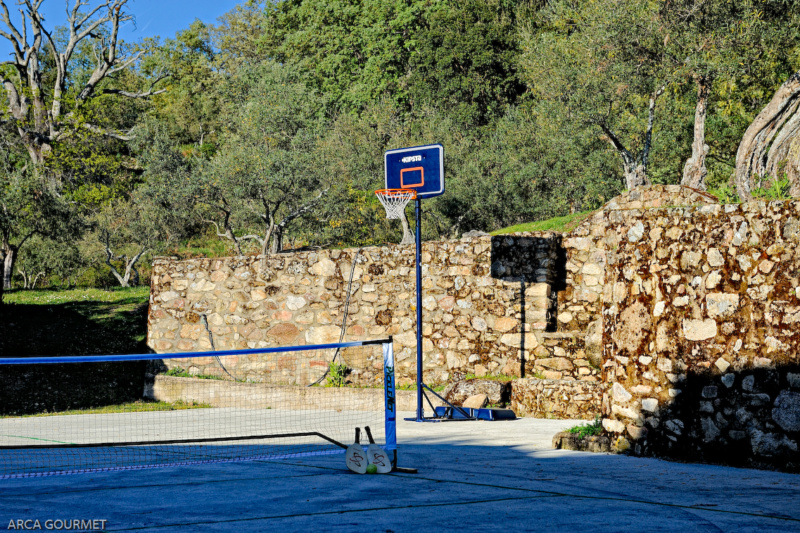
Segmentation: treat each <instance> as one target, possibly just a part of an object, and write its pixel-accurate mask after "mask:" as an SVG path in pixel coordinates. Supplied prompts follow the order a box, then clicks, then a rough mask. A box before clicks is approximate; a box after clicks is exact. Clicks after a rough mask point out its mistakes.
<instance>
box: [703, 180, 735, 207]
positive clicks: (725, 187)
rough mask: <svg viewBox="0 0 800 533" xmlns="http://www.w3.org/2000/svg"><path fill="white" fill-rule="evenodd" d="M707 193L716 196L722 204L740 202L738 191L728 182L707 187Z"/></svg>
mask: <svg viewBox="0 0 800 533" xmlns="http://www.w3.org/2000/svg"><path fill="white" fill-rule="evenodd" d="M708 193H709V194H712V195H714V196H716V197H717V198H718V199H719V203H720V204H722V205H728V204H738V203H741V199H740V198H739V193H737V192H736V188H735V187H733V186H731V184H730V183H722V184H720V185H719V186H717V187H709V188H708Z"/></svg>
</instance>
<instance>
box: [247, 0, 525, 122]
mask: <svg viewBox="0 0 800 533" xmlns="http://www.w3.org/2000/svg"><path fill="white" fill-rule="evenodd" d="M514 23H515V11H514V4H513V3H512V2H507V1H503V0H500V1H498V0H469V1H459V2H456V1H452V0H447V1H444V2H435V3H431V2H427V1H422V0H411V1H408V2H396V1H394V0H335V1H329V0H311V1H305V2H297V1H284V2H276V3H274V4H269V5H268V6H267V8H266V20H265V22H264V25H265V26H264V34H263V37H262V40H261V43H260V44H261V45H262V46H263V50H264V52H265V53H266V54H267V55H268V56H269V57H273V58H275V59H276V60H278V61H281V62H285V63H294V64H297V65H299V66H300V67H301V68H302V69H304V70H305V71H307V72H309V73H310V75H311V82H312V84H313V86H314V88H315V89H316V90H318V91H319V92H321V93H323V94H326V95H328V96H329V97H330V98H331V100H332V101H333V102H336V103H337V105H338V106H339V107H340V108H341V109H343V110H345V111H353V110H361V109H363V108H365V107H366V106H368V105H369V104H370V103H371V102H374V101H375V100H377V99H378V98H380V97H381V96H383V95H386V96H389V97H390V98H391V99H392V101H393V102H394V103H395V104H397V105H399V106H400V107H401V108H402V109H404V110H405V111H411V110H418V109H421V108H422V107H424V106H425V105H434V106H437V107H439V108H441V109H445V110H448V112H451V113H452V115H453V117H454V118H455V119H456V120H457V121H458V122H459V123H461V124H465V125H467V124H468V125H476V124H484V123H486V122H487V121H488V120H489V119H490V118H491V117H493V116H498V115H499V114H501V113H502V111H503V107H504V106H505V105H507V104H509V103H514V102H515V101H516V100H517V98H518V97H519V95H520V94H521V93H522V91H523V87H522V85H521V84H520V82H519V81H518V80H517V78H516V66H515V57H516V49H517V43H516V33H515V31H514V28H515V26H514Z"/></svg>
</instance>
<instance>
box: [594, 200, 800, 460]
mask: <svg viewBox="0 0 800 533" xmlns="http://www.w3.org/2000/svg"><path fill="white" fill-rule="evenodd" d="M605 220H606V228H607V229H606V232H605V237H604V238H603V246H604V247H605V250H606V262H607V266H606V269H607V270H606V282H605V285H604V292H603V302H604V305H603V324H604V335H603V344H604V352H605V353H604V363H603V369H604V374H605V380H606V382H607V384H608V389H607V390H606V396H605V399H604V413H605V414H606V415H607V418H606V419H605V420H604V421H603V425H604V427H605V428H606V429H607V430H609V431H611V432H613V433H616V434H620V435H625V436H626V438H627V439H629V440H630V441H631V442H632V443H634V446H635V450H636V451H638V452H640V453H655V454H667V455H675V456H680V457H693V458H698V459H705V460H712V461H719V460H723V461H725V462H729V463H731V462H732V463H740V464H773V465H777V466H785V467H787V468H789V469H797V468H798V467H800V461H799V460H798V458H799V457H800V456H798V449H797V447H798V442H800V371H799V370H798V369H800V327H799V326H798V324H800V203H798V202H773V203H764V202H753V203H749V204H745V205H741V206H739V205H728V206H720V205H709V206H704V207H689V208H666V209H653V210H629V211H609V212H608V213H607V214H606V218H605Z"/></svg>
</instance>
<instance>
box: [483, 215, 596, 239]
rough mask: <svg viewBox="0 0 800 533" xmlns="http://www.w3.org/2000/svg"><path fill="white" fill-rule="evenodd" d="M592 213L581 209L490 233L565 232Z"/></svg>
mask: <svg viewBox="0 0 800 533" xmlns="http://www.w3.org/2000/svg"><path fill="white" fill-rule="evenodd" d="M592 213H593V211H583V212H581V213H572V214H571V215H566V216H563V217H555V218H550V219H547V220H540V221H539V222H528V223H526V224H518V225H516V226H511V227H508V228H503V229H499V230H496V231H493V232H492V235H505V234H507V233H518V232H523V231H559V232H564V233H566V232H569V231H571V230H572V229H574V228H576V227H578V226H579V225H580V223H581V222H583V221H584V220H586V219H587V218H588V217H589V215H591V214H592Z"/></svg>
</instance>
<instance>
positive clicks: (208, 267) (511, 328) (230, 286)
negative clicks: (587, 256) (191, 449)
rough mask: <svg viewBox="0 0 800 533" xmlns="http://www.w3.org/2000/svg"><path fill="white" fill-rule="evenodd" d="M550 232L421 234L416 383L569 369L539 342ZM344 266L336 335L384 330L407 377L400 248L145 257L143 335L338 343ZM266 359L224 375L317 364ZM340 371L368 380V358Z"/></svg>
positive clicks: (410, 320)
mask: <svg viewBox="0 0 800 533" xmlns="http://www.w3.org/2000/svg"><path fill="white" fill-rule="evenodd" d="M559 241H560V236H559V235H556V234H553V233H542V234H536V235H534V234H520V235H514V236H504V237H500V238H493V237H489V236H485V237H475V238H468V239H463V240H460V241H451V242H431V243H425V244H424V246H423V248H422V263H423V291H424V298H423V300H422V305H423V308H424V309H423V314H424V325H423V348H424V354H425V359H424V368H425V370H424V371H425V379H426V380H427V381H428V382H431V383H441V382H445V381H447V380H448V377H449V375H450V373H451V372H453V371H463V372H471V373H474V374H476V375H478V376H482V375H486V374H507V375H515V376H518V375H523V374H532V373H534V372H538V371H543V370H547V369H549V368H552V367H556V368H561V369H562V370H561V372H562V373H564V374H568V373H569V372H570V371H572V370H574V369H573V368H572V367H571V365H570V364H567V363H568V361H567V360H566V359H565V358H563V357H562V358H558V357H551V352H550V351H549V350H548V349H547V348H545V347H543V343H544V339H543V337H542V334H543V333H544V332H545V331H546V330H547V328H548V326H549V324H550V323H551V322H552V308H553V306H554V305H555V299H554V294H553V293H551V290H550V287H551V285H552V278H553V273H552V270H553V268H554V264H555V262H556V260H557V257H556V252H557V249H558V245H559ZM354 262H355V266H353V263H354ZM351 272H352V274H353V283H352V286H351V287H350V299H351V300H350V304H349V311H348V317H347V327H346V331H345V335H344V339H345V340H348V341H350V340H367V339H378V338H384V337H388V336H390V335H391V336H393V338H394V341H395V351H396V358H397V361H398V366H397V372H398V383H399V384H401V385H402V384H405V383H411V382H412V381H414V380H415V376H416V369H415V362H416V361H415V355H416V333H415V316H416V315H415V313H416V311H415V304H416V301H415V274H414V253H413V247H410V246H387V247H372V248H365V249H363V250H360V251H357V250H320V251H318V252H299V253H288V254H279V255H273V256H266V257H263V256H261V257H234V258H226V259H192V260H187V261H177V260H174V259H169V258H161V259H157V260H156V261H155V262H154V265H153V283H152V290H151V305H150V315H149V328H148V343H149V345H150V346H151V347H152V348H153V349H154V350H155V351H156V352H158V353H168V352H182V351H193V350H208V349H210V348H211V342H212V341H213V343H214V347H215V348H216V349H237V348H240V349H243V348H261V347H268V346H279V345H297V344H321V343H331V342H338V341H339V338H340V333H341V326H342V322H343V313H344V307H345V301H346V300H347V291H348V282H349V281H350V274H351ZM206 324H207V327H206ZM209 333H210V335H209ZM539 356H542V357H541V361H542V362H541V364H540V363H539V360H538V359H537V357H539ZM561 359H563V361H564V362H561ZM170 364H174V365H182V364H185V365H188V368H187V370H188V371H189V372H190V373H195V374H210V375H217V374H219V373H220V372H221V370H220V369H219V367H218V365H216V364H215V361H214V360H213V359H212V358H208V359H205V360H199V361H198V360H193V361H191V362H189V361H185V362H184V361H176V362H171V363H170ZM276 364H277V366H275V367H259V366H257V365H256V363H255V362H254V361H245V360H240V361H239V362H238V363H237V366H236V368H235V370H236V375H237V377H238V376H242V377H243V378H246V379H251V380H253V381H264V380H265V379H266V376H275V375H276V374H277V375H280V376H282V378H283V379H282V382H283V383H297V384H302V383H304V382H308V379H309V376H310V375H312V374H314V369H313V367H314V366H315V365H323V364H325V363H324V362H322V361H319V360H314V359H313V357H310V358H307V359H303V358H301V359H297V358H288V357H287V358H285V360H284V361H283V362H282V363H281V360H280V359H279V360H278V363H276ZM281 364H282V365H283V366H282V367H280V365H281ZM351 378H352V379H353V380H354V383H356V384H365V385H367V384H372V383H374V382H375V381H376V380H378V379H380V366H379V365H376V366H374V367H370V368H356V369H354V372H353V373H352V374H351Z"/></svg>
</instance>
